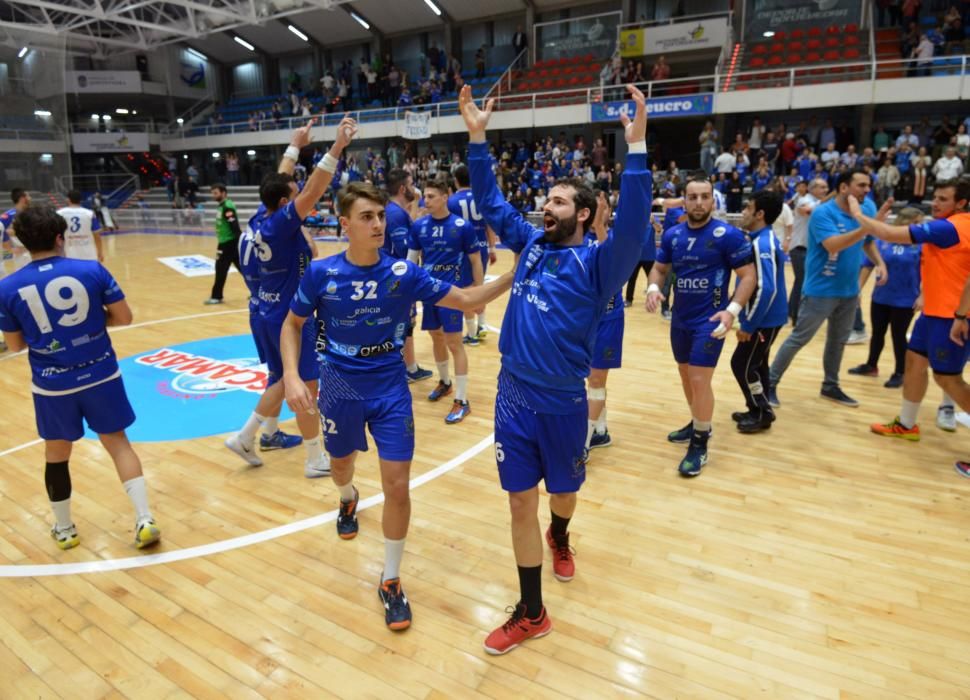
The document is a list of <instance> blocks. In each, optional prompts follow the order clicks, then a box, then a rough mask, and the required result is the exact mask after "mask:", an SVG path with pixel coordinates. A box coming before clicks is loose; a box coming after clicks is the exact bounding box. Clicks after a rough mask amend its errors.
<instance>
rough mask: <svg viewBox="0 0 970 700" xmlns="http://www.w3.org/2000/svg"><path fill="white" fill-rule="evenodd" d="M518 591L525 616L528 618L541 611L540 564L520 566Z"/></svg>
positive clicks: (537, 615) (534, 616)
mask: <svg viewBox="0 0 970 700" xmlns="http://www.w3.org/2000/svg"><path fill="white" fill-rule="evenodd" d="M518 568H519V591H520V593H521V596H522V597H521V601H522V604H523V605H525V616H526V617H528V618H530V619H535V618H537V617H539V615H540V613H542V564H540V565H539V566H520V567H518Z"/></svg>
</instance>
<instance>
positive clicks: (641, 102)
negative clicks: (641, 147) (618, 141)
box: [620, 85, 647, 143]
mask: <svg viewBox="0 0 970 700" xmlns="http://www.w3.org/2000/svg"><path fill="white" fill-rule="evenodd" d="M626 89H627V90H628V91H629V93H630V97H632V98H633V101H634V102H635V103H636V105H637V111H636V114H635V115H634V116H633V119H632V120H631V119H630V118H629V117H628V116H627V115H626V114H623V113H622V112H621V113H620V122H621V123H622V124H623V131H624V132H625V134H624V135H625V136H626V142H627V143H636V142H638V141H645V140H646V138H647V98H646V97H644V96H643V93H642V92H640V90H639V89H638V88H637V87H636V86H635V85H627V86H626Z"/></svg>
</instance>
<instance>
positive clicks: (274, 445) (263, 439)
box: [259, 430, 303, 452]
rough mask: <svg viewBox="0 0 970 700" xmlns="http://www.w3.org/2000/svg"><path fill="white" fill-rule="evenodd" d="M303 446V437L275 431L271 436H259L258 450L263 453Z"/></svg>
mask: <svg viewBox="0 0 970 700" xmlns="http://www.w3.org/2000/svg"><path fill="white" fill-rule="evenodd" d="M302 444H303V437H302V436H300V435H290V434H288V433H284V432H283V431H282V430H277V431H276V432H275V433H273V434H272V435H260V436H259V449H260V450H262V451H263V452H268V451H269V450H286V449H289V448H290V447H296V446H297V445H302Z"/></svg>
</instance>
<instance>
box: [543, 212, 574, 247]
mask: <svg viewBox="0 0 970 700" xmlns="http://www.w3.org/2000/svg"><path fill="white" fill-rule="evenodd" d="M542 224H543V231H544V238H545V239H546V241H547V242H549V243H562V242H563V241H564V240H566V239H567V238H570V237H571V236H572V235H573V234H574V233H576V226H577V225H578V224H579V219H578V218H577V217H576V215H575V214H574V215H572V216H570V217H569V218H566V219H559V218H557V217H555V216H554V215H552V214H550V213H549V212H546V213H545V215H544V216H543V217H542Z"/></svg>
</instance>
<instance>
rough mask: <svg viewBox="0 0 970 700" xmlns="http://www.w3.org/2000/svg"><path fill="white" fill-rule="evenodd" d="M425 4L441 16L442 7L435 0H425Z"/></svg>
mask: <svg viewBox="0 0 970 700" xmlns="http://www.w3.org/2000/svg"><path fill="white" fill-rule="evenodd" d="M424 4H425V5H427V6H428V7H430V8H431V11H432V12H434V13H435V14H436V15H438V16H439V17H441V9H440V8H439V7H438V6H437V5H435V4H434V3H433V2H431V0H424Z"/></svg>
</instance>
